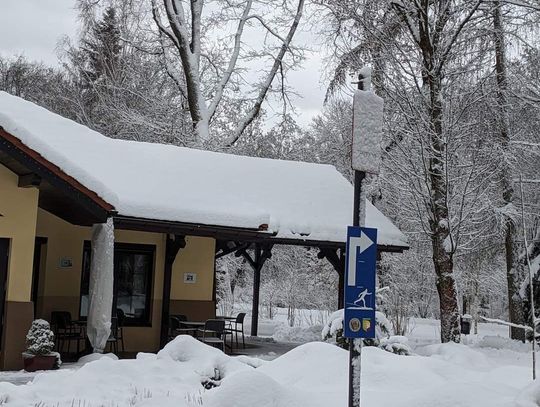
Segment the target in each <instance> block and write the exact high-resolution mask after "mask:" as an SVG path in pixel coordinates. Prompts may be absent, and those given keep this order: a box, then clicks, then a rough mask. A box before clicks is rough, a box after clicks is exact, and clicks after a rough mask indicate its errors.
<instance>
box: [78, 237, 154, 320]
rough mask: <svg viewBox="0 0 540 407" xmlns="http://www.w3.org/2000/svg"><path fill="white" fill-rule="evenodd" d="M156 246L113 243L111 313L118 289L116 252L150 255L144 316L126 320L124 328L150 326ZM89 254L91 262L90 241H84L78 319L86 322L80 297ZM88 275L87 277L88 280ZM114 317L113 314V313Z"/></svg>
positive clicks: (115, 302)
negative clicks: (86, 258)
mask: <svg viewBox="0 0 540 407" xmlns="http://www.w3.org/2000/svg"><path fill="white" fill-rule="evenodd" d="M156 249H157V248H156V245H152V244H144V243H122V242H118V243H117V242H115V243H114V286H113V311H114V310H115V308H116V304H117V300H118V288H117V285H116V283H117V273H118V269H117V263H116V261H117V258H118V257H117V252H127V253H132V254H145V255H150V272H149V273H148V276H147V277H146V278H147V281H146V293H145V294H146V298H147V303H146V304H145V308H144V316H143V318H141V320H137V321H133V320H132V318H126V319H125V322H124V326H126V327H151V326H152V311H153V305H154V304H153V300H154V296H153V292H154V276H155V271H156ZM87 253H89V256H88V261H91V255H92V244H91V241H89V240H85V241H84V243H83V252H82V262H81V284H80V289H79V319H81V320H86V319H87V318H88V317H87V316H82V315H81V311H82V297H83V286H84V282H85V281H84V270H85V266H86V263H85V257H86V255H87ZM89 277H90V275H88V278H89ZM87 295H88V294H87ZM113 315H114V313H113Z"/></svg>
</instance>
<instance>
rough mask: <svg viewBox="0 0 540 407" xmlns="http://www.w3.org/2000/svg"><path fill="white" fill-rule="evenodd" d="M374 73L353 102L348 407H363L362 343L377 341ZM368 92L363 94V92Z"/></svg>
mask: <svg viewBox="0 0 540 407" xmlns="http://www.w3.org/2000/svg"><path fill="white" fill-rule="evenodd" d="M370 81H371V70H370V69H369V68H363V69H362V70H361V71H360V75H359V82H358V91H357V92H356V93H355V95H354V102H353V143H352V155H351V156H352V167H353V169H354V170H355V171H354V205H353V226H352V227H349V228H348V230H347V247H346V253H347V259H346V263H345V264H346V270H345V287H344V290H345V293H344V308H345V309H344V319H343V335H344V337H345V338H349V339H350V345H349V355H350V356H349V407H360V378H361V364H362V340H363V338H374V337H375V322H376V321H375V290H376V287H375V275H376V265H377V230H376V229H369V228H365V227H360V226H365V216H366V215H365V199H366V198H365V194H363V193H362V192H363V191H362V181H363V180H364V178H365V177H366V173H371V174H378V172H379V164H380V156H381V153H380V142H381V136H382V112H383V100H382V99H381V98H379V97H378V96H377V95H375V94H374V93H373V92H371V91H370V85H371V84H370ZM364 89H365V90H364Z"/></svg>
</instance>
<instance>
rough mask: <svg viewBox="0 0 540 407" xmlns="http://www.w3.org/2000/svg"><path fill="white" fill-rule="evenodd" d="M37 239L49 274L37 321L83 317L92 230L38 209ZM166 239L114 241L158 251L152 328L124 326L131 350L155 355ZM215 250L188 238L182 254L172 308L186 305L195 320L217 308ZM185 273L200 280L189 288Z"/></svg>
mask: <svg viewBox="0 0 540 407" xmlns="http://www.w3.org/2000/svg"><path fill="white" fill-rule="evenodd" d="M37 236H39V237H46V238H47V244H46V249H45V250H44V252H46V259H45V260H43V259H42V262H43V263H44V264H45V272H44V273H43V272H40V273H41V275H40V290H39V298H38V307H37V309H38V312H37V313H38V316H39V317H41V318H45V319H49V318H50V313H51V311H69V312H71V315H72V317H73V318H78V316H79V303H80V287H81V274H82V258H83V249H84V241H85V240H90V239H91V228H89V227H81V226H74V225H71V224H70V223H68V222H65V221H64V220H62V219H60V218H58V217H56V216H55V215H52V214H50V213H49V212H47V211H44V210H42V209H39V212H38V220H37ZM165 239H166V236H165V234H161V233H148V232H138V231H129V230H115V241H116V242H118V243H134V244H147V245H154V246H155V247H156V254H155V264H154V275H153V282H152V284H153V287H152V308H151V326H149V327H124V337H125V339H124V341H125V345H126V351H148V352H152V351H156V350H157V349H158V348H159V335H160V326H161V309H162V298H163V276H164V266H165ZM214 250H215V241H214V239H209V238H201V237H194V236H188V237H186V247H185V248H184V249H181V250H180V253H179V254H178V256H177V258H176V260H175V262H174V265H173V276H172V287H171V303H173V302H174V301H173V300H181V303H182V305H181V308H182V309H185V308H186V307H187V308H189V311H190V312H189V313H190V314H192V315H194V316H197V315H201V314H199V313H198V312H193V309H197V308H203V309H204V310H203V314H202V315H207V314H208V308H210V307H212V306H213V302H212V296H213V289H214ZM62 259H68V260H71V262H72V266H71V267H69V268H64V267H61V266H60V264H61V260H62ZM184 272H190V273H197V281H196V282H195V283H194V284H185V283H184V282H183V281H184V280H183V278H184V276H183V274H184ZM43 274H44V275H43ZM186 301H187V302H186ZM177 305H178V304H177ZM199 305H201V307H199ZM171 312H172V311H171Z"/></svg>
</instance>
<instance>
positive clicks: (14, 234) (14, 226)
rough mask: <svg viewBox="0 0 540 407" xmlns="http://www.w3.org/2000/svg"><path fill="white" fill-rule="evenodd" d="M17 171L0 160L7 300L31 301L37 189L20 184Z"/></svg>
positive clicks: (1, 232)
mask: <svg viewBox="0 0 540 407" xmlns="http://www.w3.org/2000/svg"><path fill="white" fill-rule="evenodd" d="M18 182H19V178H18V176H17V174H15V173H13V172H11V171H10V170H9V169H7V168H6V167H4V166H3V165H1V164H0V214H2V215H3V216H0V237H2V238H9V239H10V254H9V270H8V281H7V295H6V300H7V301H17V302H27V301H30V294H31V289H32V265H33V257H34V241H35V232H36V217H37V209H38V197H39V191H38V189H36V188H19V187H18Z"/></svg>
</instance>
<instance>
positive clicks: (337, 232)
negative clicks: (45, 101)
mask: <svg viewBox="0 0 540 407" xmlns="http://www.w3.org/2000/svg"><path fill="white" fill-rule="evenodd" d="M0 126H1V127H3V128H4V130H5V131H6V132H8V133H10V134H11V135H13V136H14V137H16V138H18V139H19V140H20V141H21V142H22V143H23V144H24V145H26V146H27V147H29V148H31V149H32V150H34V151H36V152H37V153H39V154H40V155H41V156H43V158H45V159H46V160H48V161H49V162H51V163H53V164H55V165H56V166H58V167H59V168H60V169H61V170H62V171H64V172H65V173H66V174H68V175H70V176H71V177H73V178H75V179H76V180H77V181H78V182H79V183H81V184H82V185H83V186H85V187H86V188H88V189H90V190H91V191H94V192H95V193H97V194H98V195H99V196H100V197H101V198H102V199H104V200H105V201H106V202H108V203H109V204H111V205H113V206H114V208H115V209H116V211H118V214H119V215H123V216H133V217H138V218H147V219H155V220H166V221H175V222H185V223H196V224H204V225H215V226H228V227H236V228H254V229H256V228H259V226H260V225H263V224H267V225H268V231H269V232H272V233H276V236H277V237H280V238H291V239H306V240H316V241H330V242H344V241H345V233H346V226H347V225H348V224H350V223H351V217H352V200H353V189H352V186H351V184H350V183H349V182H348V181H347V180H346V179H345V178H344V177H343V176H342V175H341V174H340V173H339V172H338V171H337V170H336V169H335V168H334V167H333V166H330V165H321V164H311V163H304V162H295V161H284V160H272V159H264V158H254V157H245V156H238V155H231V154H223V153H215V152H210V151H202V150H196V149H190V148H182V147H176V146H172V145H164V144H154V143H143V142H136V141H125V140H117V139H112V138H109V137H105V136H103V135H102V134H100V133H98V132H96V131H93V130H91V129H89V128H88V127H85V126H83V125H80V124H78V123H76V122H74V121H72V120H69V119H66V118H64V117H62V116H59V115H57V114H54V113H52V112H50V111H48V110H46V109H44V108H42V107H40V106H37V105H36V104H34V103H31V102H28V101H26V100H24V99H21V98H18V97H15V96H12V95H10V94H8V93H5V92H0ZM366 226H368V227H374V228H377V229H379V233H378V235H379V238H378V243H379V244H380V245H386V246H407V239H406V237H405V236H404V234H403V233H402V232H401V231H400V230H399V229H398V228H397V227H396V226H395V225H393V224H392V222H391V221H390V220H389V219H388V218H387V217H385V216H384V215H383V214H382V213H381V212H380V211H379V210H377V209H376V208H375V207H374V206H373V205H371V204H370V203H369V202H368V203H367V205H366Z"/></svg>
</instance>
